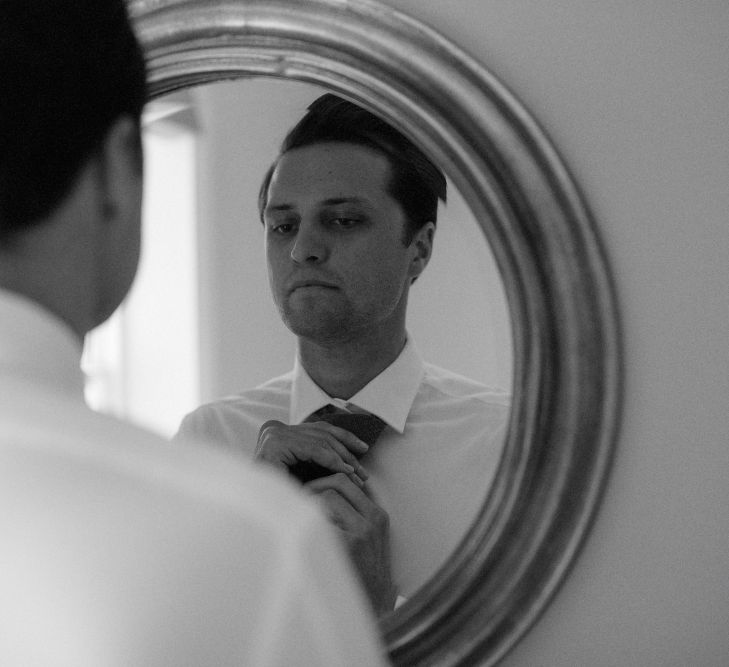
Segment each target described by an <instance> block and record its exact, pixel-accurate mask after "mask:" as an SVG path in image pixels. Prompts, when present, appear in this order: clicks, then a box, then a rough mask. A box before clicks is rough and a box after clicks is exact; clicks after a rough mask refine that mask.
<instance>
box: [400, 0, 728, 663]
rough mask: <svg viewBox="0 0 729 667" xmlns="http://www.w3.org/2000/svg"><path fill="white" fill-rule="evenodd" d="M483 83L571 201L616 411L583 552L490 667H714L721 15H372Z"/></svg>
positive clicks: (520, 5)
mask: <svg viewBox="0 0 729 667" xmlns="http://www.w3.org/2000/svg"><path fill="white" fill-rule="evenodd" d="M389 4H390V5H392V6H393V7H396V8H399V9H402V10H403V11H406V12H407V13H409V14H411V15H413V16H415V17H417V18H420V19H421V20H424V21H427V22H429V23H430V24H432V25H434V26H435V27H437V28H438V29H439V30H440V31H441V32H443V33H444V34H445V35H446V36H448V37H450V38H451V39H452V40H454V41H456V42H458V43H460V44H461V46H463V47H464V48H465V49H466V50H467V51H469V52H470V53H471V54H472V55H475V56H476V57H477V58H479V60H481V62H483V63H484V64H486V65H487V66H488V67H489V68H490V69H491V70H492V71H493V72H494V73H496V74H497V75H498V76H499V77H500V78H501V79H502V80H503V81H504V82H505V83H506V84H507V85H508V86H509V87H510V88H511V89H512V90H513V91H514V92H515V93H516V94H517V96H519V97H520V98H521V99H522V101H523V102H524V103H525V104H526V105H527V106H528V108H529V109H530V110H531V111H532V112H533V113H534V114H535V115H536V116H537V117H538V118H539V120H540V122H541V123H542V125H543V127H545V129H546V130H547V132H548V133H549V135H550V136H551V137H552V138H553V140H554V141H555V142H556V144H557V146H558V148H559V149H560V151H561V153H562V154H563V156H564V157H565V159H566V161H567V162H568V164H569V165H570V167H571V169H572V171H573V173H574V174H575V175H576V177H577V179H578V181H579V183H580V184H581V186H582V188H583V190H584V192H585V193H586V195H587V198H588V200H589V203H590V205H591V208H592V210H593V213H594V215H595V217H596V218H597V220H598V224H599V227H600V232H601V236H602V238H603V240H604V243H605V246H606V250H607V253H608V255H609V258H610V260H611V264H612V268H613V272H614V276H615V282H616V285H617V290H618V296H619V300H620V307H621V311H622V314H623V328H624V336H625V354H626V356H625V373H626V383H625V407H624V415H623V422H622V423H623V425H622V432H621V436H620V439H619V452H618V458H617V461H616V466H615V469H614V473H613V476H612V480H611V483H610V486H609V490H608V493H607V497H606V499H605V502H604V505H603V507H602V510H601V513H600V515H599V517H598V521H597V523H596V525H595V527H594V529H593V533H592V536H591V538H590V540H589V541H588V543H587V546H586V548H585V550H584V552H583V554H582V556H581V558H580V560H579V562H578V564H577V566H576V568H575V569H574V571H573V572H572V574H571V576H570V578H569V579H568V581H567V583H566V585H565V586H564V587H563V589H562V590H561V592H560V593H559V594H558V596H557V598H556V599H555V601H554V602H553V604H552V605H551V607H550V608H549V609H548V611H547V613H546V615H545V616H544V617H543V618H542V619H541V620H540V622H539V623H538V624H537V626H536V627H535V628H534V629H533V631H532V632H531V633H530V634H529V635H528V636H527V637H526V639H525V640H524V641H523V642H522V643H521V644H520V645H519V646H518V647H517V648H516V649H515V650H514V651H513V652H512V653H511V654H510V656H508V657H507V659H506V660H505V661H504V664H505V665H509V667H516V666H525V667H527V666H528V667H534V666H537V665H538V666H542V665H545V666H559V667H564V666H572V665H579V666H583V665H584V666H587V665H590V666H591V667H592V666H598V667H602V666H607V665H615V666H618V665H619V666H621V667H623V666H626V665H631V666H632V665H639V666H642V667H653V666H655V667H659V666H660V667H665V666H672V665H691V666H692V667H698V666H707V667H709V666H711V667H714V666H716V665H726V664H729V632H728V631H727V628H728V627H729V511H728V509H729V442H728V436H729V368H728V367H729V363H728V362H729V296H728V295H729V220H728V218H729V3H727V2H725V0H714V1H707V0H705V1H703V2H685V1H684V2H679V1H678V0H642V1H639V2H635V1H634V0H612V1H610V2H604V1H597V0H591V1H588V2H585V1H584V0H552V1H551V2H537V1H534V0H509V2H502V1H499V0H451V1H450V2H447V3H445V2H442V1H441V0H390V2H389Z"/></svg>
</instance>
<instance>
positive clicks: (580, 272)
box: [129, 0, 621, 665]
mask: <svg viewBox="0 0 729 667" xmlns="http://www.w3.org/2000/svg"><path fill="white" fill-rule="evenodd" d="M129 6H130V12H131V14H132V17H133V19H134V21H135V24H136V28H137V30H138V34H139V37H140V39H141V41H142V44H143V46H144V48H145V51H146V54H147V59H148V66H149V81H150V94H151V96H152V97H156V96H159V95H162V94H164V93H167V92H171V91H174V90H177V89H180V88H185V87H188V86H192V85H195V84H199V83H204V82H212V81H216V80H221V79H231V78H237V77H250V76H268V77H279V78H290V79H296V80H299V81H306V82H311V83H315V84H319V85H323V86H326V87H328V88H330V89H332V90H333V91H335V92H338V93H339V94H341V95H342V96H344V97H347V98H349V99H351V100H353V101H355V102H357V103H359V104H361V105H363V106H365V107H367V108H369V109H370V110H371V111H373V112H375V113H378V114H380V115H381V116H383V117H385V118H386V119H387V120H389V121H390V122H391V123H393V124H394V125H395V126H396V127H398V128H399V129H401V130H402V131H403V132H405V133H406V134H408V135H409V136H410V137H411V138H412V139H414V140H415V141H417V142H418V143H419V144H420V145H421V146H422V147H423V148H424V149H425V150H426V151H427V152H429V153H430V154H431V156H432V157H433V158H434V159H435V160H436V161H437V162H438V163H439V164H440V165H441V167H443V169H444V170H445V171H446V173H447V174H448V175H449V177H450V178H451V179H452V180H453V182H454V183H455V185H456V186H457V187H458V188H459V190H460V191H461V192H462V194H463V196H464V198H465V199H466V201H467V202H468V204H469V205H470V207H471V208H472V210H473V213H474V216H475V217H476V218H477V219H478V220H479V221H480V224H481V226H482V228H483V232H484V234H485V235H486V237H487V240H488V242H489V243H490V245H491V247H492V249H493V253H494V256H495V258H496V261H497V264H498V266H499V269H500V271H501V274H502V278H503V281H504V285H505V290H506V294H507V298H508V302H509V308H510V315H511V324H512V330H513V334H512V336H513V350H514V359H515V361H514V377H513V387H514V391H513V409H512V414H511V421H510V425H509V432H508V436H507V441H506V443H505V447H504V452H503V455H502V460H501V464H500V468H499V470H498V472H497V476H496V480H495V482H494V484H493V485H492V486H491V488H490V489H487V488H486V484H485V486H484V495H486V494H487V491H488V495H487V497H486V499H485V503H484V505H483V508H482V510H481V513H480V516H479V517H478V519H477V520H476V522H475V523H474V525H473V526H472V528H471V530H470V532H469V533H468V534H467V535H466V536H465V537H464V539H463V541H462V542H461V544H460V546H459V548H458V549H457V551H456V552H455V553H454V555H453V556H452V557H451V558H450V560H449V561H448V562H447V563H446V564H445V566H443V567H442V568H441V570H440V571H439V572H438V573H437V574H436V575H435V576H434V577H433V578H432V579H431V580H430V581H429V582H428V583H427V584H426V586H424V587H423V588H422V589H421V590H420V591H419V592H418V593H417V594H416V595H415V596H414V597H413V598H412V599H411V600H409V602H408V603H407V604H405V605H404V606H403V607H401V608H400V609H399V610H398V611H397V612H395V613H394V614H392V616H390V617H389V618H387V619H385V620H384V621H383V622H382V630H383V633H384V637H385V641H386V642H387V646H388V649H389V651H390V654H391V657H392V660H393V662H394V663H395V664H399V665H413V664H419V665H465V664H485V665H493V664H495V663H496V662H497V661H498V660H499V659H500V658H502V657H503V656H504V655H505V653H506V652H507V651H508V650H509V649H510V648H511V647H513V645H514V644H515V643H516V642H517V641H518V639H519V638H520V637H521V636H522V635H523V634H524V633H525V632H526V630H527V629H528V628H529V627H530V626H531V625H532V624H533V623H534V622H535V620H536V619H537V618H538V616H539V615H540V614H541V612H543V611H544V609H545V607H546V606H547V604H548V602H549V600H550V599H551V598H552V596H553V595H554V594H555V592H556V591H557V589H558V587H559V585H560V584H561V582H562V581H563V580H564V578H565V576H566V574H567V572H568V570H569V568H570V565H571V564H572V563H573V562H574V559H575V557H576V555H577V553H578V551H579V549H580V546H581V544H582V543H583V541H584V539H585V537H586V535H587V533H588V531H589V528H590V525H591V522H592V520H593V518H594V515H595V512H596V508H597V506H598V503H599V500H600V497H601V494H602V491H603V488H604V486H605V483H606V480H607V476H608V472H609V468H610V463H611V459H612V454H613V449H614V442H615V437H616V431H617V425H618V418H619V403H620V400H619V399H620V379H621V373H620V338H619V327H618V317H617V308H616V304H615V299H614V293H613V289H612V284H611V280H610V276H609V272H608V268H607V265H606V260H605V257H604V255H603V252H602V249H601V247H600V243H599V241H598V238H597V234H596V230H595V226H594V224H593V221H592V219H591V217H590V214H589V212H588V210H587V208H586V206H585V204H584V202H583V200H582V198H581V196H580V194H579V192H578V190H577V187H576V186H575V183H574V182H573V180H572V179H571V177H570V175H569V174H568V172H567V169H566V168H565V165H564V164H563V162H562V160H561V159H560V158H559V156H558V155H557V153H556V151H555V149H554V148H553V147H552V145H551V144H550V142H549V140H548V139H547V137H546V136H545V134H544V132H543V131H542V130H541V129H540V128H539V126H538V125H537V124H536V122H535V121H534V119H533V118H532V117H531V116H530V114H529V113H528V112H527V111H526V110H525V109H524V107H523V106H522V105H521V104H520V103H519V102H518V101H517V100H516V99H515V98H514V96H513V95H512V94H511V93H509V91H508V90H507V89H506V88H505V87H504V86H503V85H502V84H501V83H500V82H499V81H498V80H497V79H496V78H495V77H494V76H493V75H492V74H491V73H490V72H489V71H487V70H486V69H485V68H484V67H483V66H481V65H480V64H479V63H477V62H476V61H474V60H473V59H472V58H471V57H469V56H468V55H467V54H465V53H464V52H463V51H461V50H460V49H459V48H458V47H456V46H455V45H454V44H452V43H451V42H449V41H448V40H446V39H445V38H444V37H443V36H441V35H440V34H438V33H437V32H436V31H434V30H433V29H431V28H429V27H427V26H425V25H423V24H422V23H420V22H418V21H416V20H413V19H412V18H410V17H408V16H406V15H404V14H402V13H399V12H397V11H394V10H392V9H391V8H388V7H386V6H384V5H382V4H379V3H378V2H375V1H373V0H250V1H249V0H238V1H236V0H227V1H226V0H129Z"/></svg>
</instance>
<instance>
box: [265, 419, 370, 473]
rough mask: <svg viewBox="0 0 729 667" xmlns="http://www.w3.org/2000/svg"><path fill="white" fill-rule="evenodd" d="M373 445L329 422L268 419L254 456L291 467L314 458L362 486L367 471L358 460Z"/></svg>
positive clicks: (271, 463) (276, 464)
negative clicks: (292, 422)
mask: <svg viewBox="0 0 729 667" xmlns="http://www.w3.org/2000/svg"><path fill="white" fill-rule="evenodd" d="M368 449H369V447H368V445H367V444H366V443H364V442H362V441H361V440H360V439H359V438H357V437H356V436H355V435H353V434H352V433H350V432H349V431H347V430H345V429H343V428H339V427H338V426H333V425H332V424H329V423H327V422H323V421H318V422H305V423H303V424H298V425H295V426H287V425H286V424H284V423H283V422H280V421H276V420H271V421H267V422H266V423H265V424H263V426H261V430H260V431H259V432H258V444H257V445H256V451H255V454H254V457H253V458H254V460H256V461H263V462H265V463H268V464H269V465H272V466H275V467H276V468H281V469H283V470H287V469H288V468H289V467H290V466H292V465H294V464H295V463H297V462H299V461H312V462H314V463H318V464H319V465H320V466H323V467H324V468H327V469H329V470H331V471H332V472H333V473H337V472H341V473H344V474H345V475H348V476H349V477H350V479H351V480H352V482H354V483H355V484H356V485H358V486H362V485H363V484H364V480H366V479H367V472H366V471H365V469H364V468H363V467H362V465H361V464H360V462H359V461H358V460H357V457H358V456H362V454H364V453H365V452H366V451H367V450H368Z"/></svg>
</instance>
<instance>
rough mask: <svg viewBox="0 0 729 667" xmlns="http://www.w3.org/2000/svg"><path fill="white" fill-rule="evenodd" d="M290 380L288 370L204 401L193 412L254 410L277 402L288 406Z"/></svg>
mask: <svg viewBox="0 0 729 667" xmlns="http://www.w3.org/2000/svg"><path fill="white" fill-rule="evenodd" d="M292 381H293V371H290V372H288V373H284V374H283V375H279V376H277V377H274V378H271V379H270V380H266V381H265V382H262V383H261V384H259V385H257V386H255V387H251V388H250V389H244V390H243V391H240V392H237V393H235V394H230V395H228V396H224V397H222V398H218V399H215V400H213V401H209V402H207V403H204V404H203V405H201V406H200V407H198V408H197V410H195V412H201V411H202V412H208V411H229V410H235V411H239V410H246V409H251V410H255V409H256V408H257V407H271V406H272V405H279V404H281V405H282V406H283V405H286V406H288V401H289V397H290V395H291V384H292Z"/></svg>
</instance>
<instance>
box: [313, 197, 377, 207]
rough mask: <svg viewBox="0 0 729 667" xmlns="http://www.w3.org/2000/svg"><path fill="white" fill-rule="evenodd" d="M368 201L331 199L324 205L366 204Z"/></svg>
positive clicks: (342, 198) (350, 198) (354, 198)
mask: <svg viewBox="0 0 729 667" xmlns="http://www.w3.org/2000/svg"><path fill="white" fill-rule="evenodd" d="M366 203H367V200H365V199H362V198H361V197H330V198H329V199H325V200H324V201H323V202H322V204H324V205H325V206H337V205H338V204H366Z"/></svg>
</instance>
